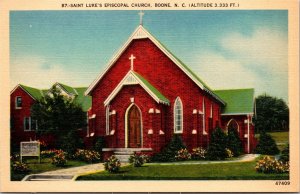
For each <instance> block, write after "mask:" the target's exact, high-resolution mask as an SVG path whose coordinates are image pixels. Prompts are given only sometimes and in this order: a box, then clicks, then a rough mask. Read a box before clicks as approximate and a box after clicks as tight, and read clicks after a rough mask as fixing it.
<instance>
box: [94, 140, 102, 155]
mask: <svg viewBox="0 0 300 194" xmlns="http://www.w3.org/2000/svg"><path fill="white" fill-rule="evenodd" d="M104 147H105V141H104V137H102V136H101V137H96V138H95V141H94V150H95V151H97V152H99V153H101V152H102V148H104Z"/></svg>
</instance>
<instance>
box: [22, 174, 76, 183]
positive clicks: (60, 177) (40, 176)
mask: <svg viewBox="0 0 300 194" xmlns="http://www.w3.org/2000/svg"><path fill="white" fill-rule="evenodd" d="M73 177H74V175H48V174H31V175H27V176H25V177H24V178H23V180H22V181H71V180H72V179H73Z"/></svg>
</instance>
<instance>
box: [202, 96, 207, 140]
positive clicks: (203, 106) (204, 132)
mask: <svg viewBox="0 0 300 194" xmlns="http://www.w3.org/2000/svg"><path fill="white" fill-rule="evenodd" d="M202 110H203V115H202V116H203V117H202V119H203V134H205V135H206V134H207V133H206V131H205V100H204V99H203V101H202Z"/></svg>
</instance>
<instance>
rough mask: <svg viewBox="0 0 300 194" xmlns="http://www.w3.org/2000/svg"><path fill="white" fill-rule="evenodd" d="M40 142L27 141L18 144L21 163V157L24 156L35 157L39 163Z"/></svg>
mask: <svg viewBox="0 0 300 194" xmlns="http://www.w3.org/2000/svg"><path fill="white" fill-rule="evenodd" d="M40 153H41V152H40V142H38V141H28V142H21V143H20V158H21V163H22V157H24V156H37V157H38V158H39V163H41V155H40Z"/></svg>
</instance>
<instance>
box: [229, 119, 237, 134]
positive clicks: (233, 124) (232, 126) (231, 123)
mask: <svg viewBox="0 0 300 194" xmlns="http://www.w3.org/2000/svg"><path fill="white" fill-rule="evenodd" d="M239 128H240V127H239V124H238V122H236V120H234V119H230V121H228V123H227V126H226V131H225V132H226V133H228V130H230V129H235V130H236V131H237V132H239V130H240V129H239Z"/></svg>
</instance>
